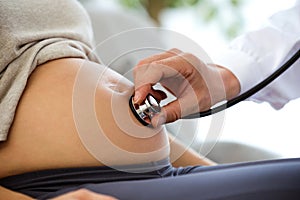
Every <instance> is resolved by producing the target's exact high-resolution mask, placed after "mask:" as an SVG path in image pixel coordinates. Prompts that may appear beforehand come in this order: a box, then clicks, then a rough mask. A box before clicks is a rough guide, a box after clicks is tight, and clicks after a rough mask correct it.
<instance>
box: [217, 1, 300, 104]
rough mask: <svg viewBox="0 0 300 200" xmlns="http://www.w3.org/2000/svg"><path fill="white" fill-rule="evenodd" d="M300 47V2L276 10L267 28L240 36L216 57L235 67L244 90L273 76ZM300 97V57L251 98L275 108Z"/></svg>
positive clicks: (232, 69) (231, 68)
mask: <svg viewBox="0 0 300 200" xmlns="http://www.w3.org/2000/svg"><path fill="white" fill-rule="evenodd" d="M299 49H300V4H299V3H298V4H296V5H295V6H294V7H293V8H291V9H288V10H285V11H281V12H279V13H276V14H275V15H273V16H272V17H271V18H270V19H269V24H268V25H267V26H265V27H264V28H262V29H260V30H257V31H253V32H249V33H247V34H245V35H243V36H240V37H238V38H236V39H235V40H234V41H233V42H232V43H231V44H230V46H229V48H228V50H227V51H226V52H225V53H224V54H222V56H221V57H219V58H217V59H216V60H215V63H216V64H219V65H221V66H224V67H226V68H228V69H229V70H231V71H232V72H233V74H235V76H236V77H237V78H238V80H239V81H240V84H241V93H243V92H245V91H247V90H248V89H250V88H252V87H253V86H254V85H256V84H257V83H258V82H260V81H261V80H263V79H264V78H266V77H267V76H268V75H270V74H271V73H272V72H273V71H274V70H276V69H277V68H279V67H280V66H281V65H282V64H283V63H284V62H285V61H286V60H288V59H289V58H290V57H291V56H292V55H293V54H294V53H295V52H296V51H297V50H299ZM298 97H300V60H298V61H296V63H295V64H294V65H293V66H292V67H291V68H290V69H288V71H286V72H285V73H284V74H283V75H282V76H281V77H279V78H277V79H276V80H275V81H273V82H272V83H271V84H270V85H269V86H267V87H266V88H264V89H263V90H261V91H260V92H258V93H257V94H255V95H253V96H252V97H250V98H249V100H252V101H256V102H269V103H270V104H271V106H272V107H274V108H275V109H280V108H282V107H283V106H284V105H285V104H286V103H287V102H289V101H290V100H292V99H295V98H298Z"/></svg>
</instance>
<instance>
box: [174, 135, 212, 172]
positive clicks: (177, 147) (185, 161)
mask: <svg viewBox="0 0 300 200" xmlns="http://www.w3.org/2000/svg"><path fill="white" fill-rule="evenodd" d="M169 140H170V150H171V151H170V159H171V161H172V165H173V166H174V167H185V166H195V165H207V166H211V165H216V163H215V162H213V161H211V160H209V159H207V158H205V157H204V156H202V155H200V154H199V153H197V152H196V151H194V150H193V149H191V148H186V147H185V146H184V145H183V144H182V143H181V142H180V141H179V140H177V139H176V138H174V137H173V136H172V135H171V134H169Z"/></svg>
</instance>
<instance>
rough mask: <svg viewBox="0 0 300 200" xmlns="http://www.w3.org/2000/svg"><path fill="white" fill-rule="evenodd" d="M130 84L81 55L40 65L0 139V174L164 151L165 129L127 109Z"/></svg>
mask: <svg viewBox="0 0 300 200" xmlns="http://www.w3.org/2000/svg"><path fill="white" fill-rule="evenodd" d="M132 88H133V85H132V83H131V82H130V81H128V80H126V79H125V78H123V77H122V76H121V75H119V74H117V73H115V72H113V71H111V70H107V69H106V68H105V67H103V66H101V65H99V64H96V63H92V62H88V61H83V60H80V59H71V58H70V59H60V60H56V61H52V62H49V63H46V64H44V65H41V66H39V67H38V68H36V70H35V71H34V72H33V74H32V75H31V77H30V79H29V81H28V84H27V86H26V89H25V92H24V93H23V96H22V98H21V100H20V102H19V105H18V108H17V112H16V115H15V119H14V123H13V125H12V127H11V129H10V133H9V137H8V140H7V141H5V142H2V143H1V144H0V163H1V168H0V177H5V176H9V175H14V174H19V173H24V172H29V171H35V170H42V169H52V168H64V167H81V166H101V165H126V164H137V163H145V162H152V161H157V160H161V159H163V158H166V157H167V156H168V155H169V145H168V139H167V135H166V133H165V131H164V129H163V128H162V127H161V128H158V129H152V128H149V127H143V126H142V125H140V124H139V122H138V121H137V120H136V119H135V118H134V116H133V115H132V113H131V112H130V110H129V106H128V99H129V97H130V95H131V94H132V92H133V89H132Z"/></svg>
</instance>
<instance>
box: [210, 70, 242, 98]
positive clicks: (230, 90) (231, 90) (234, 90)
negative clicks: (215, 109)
mask: <svg viewBox="0 0 300 200" xmlns="http://www.w3.org/2000/svg"><path fill="white" fill-rule="evenodd" d="M216 66H217V67H218V68H219V70H220V74H221V77H222V79H223V83H224V87H225V91H226V100H230V99H232V98H234V97H236V96H237V95H238V94H239V93H240V91H241V85H240V82H239V80H238V78H237V77H236V76H235V75H234V74H233V73H232V72H231V71H230V70H228V69H227V68H225V67H223V66H219V65H216Z"/></svg>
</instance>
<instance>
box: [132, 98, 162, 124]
mask: <svg viewBox="0 0 300 200" xmlns="http://www.w3.org/2000/svg"><path fill="white" fill-rule="evenodd" d="M129 106H130V109H131V111H132V113H133V114H134V116H135V117H136V119H137V120H139V122H141V124H143V125H144V126H148V125H151V119H152V118H153V117H154V115H156V114H158V113H159V112H160V111H161V107H160V105H159V103H158V101H157V100H156V99H155V98H154V97H153V96H152V95H151V94H148V95H147V97H146V99H145V100H144V101H143V103H142V104H140V105H139V104H135V103H134V102H133V95H132V96H131V97H130V99H129Z"/></svg>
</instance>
